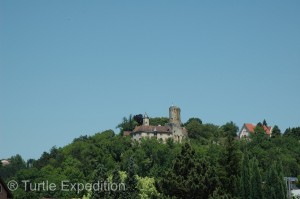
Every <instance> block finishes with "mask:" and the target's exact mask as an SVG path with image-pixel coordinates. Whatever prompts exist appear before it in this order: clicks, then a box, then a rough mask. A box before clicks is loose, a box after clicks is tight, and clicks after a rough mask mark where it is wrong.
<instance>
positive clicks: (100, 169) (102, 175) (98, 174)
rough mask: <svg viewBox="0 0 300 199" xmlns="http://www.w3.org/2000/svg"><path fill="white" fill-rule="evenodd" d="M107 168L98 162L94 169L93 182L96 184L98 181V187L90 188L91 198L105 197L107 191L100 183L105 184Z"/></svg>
mask: <svg viewBox="0 0 300 199" xmlns="http://www.w3.org/2000/svg"><path fill="white" fill-rule="evenodd" d="M106 172H107V169H106V168H105V167H104V165H103V164H98V165H97V167H96V170H95V171H94V174H93V184H97V183H98V182H99V184H100V187H99V189H98V188H95V189H92V197H91V198H92V199H99V198H106V197H107V192H106V190H105V188H104V187H103V186H102V187H101V185H103V184H105V182H106V180H107V174H106Z"/></svg>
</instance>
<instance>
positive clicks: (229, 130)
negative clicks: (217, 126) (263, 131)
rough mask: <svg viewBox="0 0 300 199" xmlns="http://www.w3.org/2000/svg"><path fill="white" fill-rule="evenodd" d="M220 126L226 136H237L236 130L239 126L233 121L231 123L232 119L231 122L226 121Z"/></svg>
mask: <svg viewBox="0 0 300 199" xmlns="http://www.w3.org/2000/svg"><path fill="white" fill-rule="evenodd" d="M221 128H222V130H223V131H224V134H225V135H226V136H233V137H236V136H237V132H238V131H239V127H238V126H237V125H236V124H235V123H233V122H232V121H231V122H227V123H226V124H225V125H223V126H222V127H221Z"/></svg>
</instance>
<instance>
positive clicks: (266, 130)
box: [244, 123, 272, 135]
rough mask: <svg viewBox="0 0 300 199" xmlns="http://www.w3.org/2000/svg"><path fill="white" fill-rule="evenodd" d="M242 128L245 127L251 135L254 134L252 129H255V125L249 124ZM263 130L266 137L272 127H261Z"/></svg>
mask: <svg viewBox="0 0 300 199" xmlns="http://www.w3.org/2000/svg"><path fill="white" fill-rule="evenodd" d="M244 126H245V127H246V129H247V130H248V131H249V132H251V133H253V132H254V129H255V127H256V125H254V124H251V123H245V124H244ZM263 128H264V130H265V132H266V134H267V135H270V134H271V130H272V127H271V126H265V125H263Z"/></svg>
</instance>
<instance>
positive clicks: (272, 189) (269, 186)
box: [264, 163, 287, 199]
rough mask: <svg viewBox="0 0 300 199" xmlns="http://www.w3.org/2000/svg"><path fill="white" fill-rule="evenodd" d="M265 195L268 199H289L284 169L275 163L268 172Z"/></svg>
mask: <svg viewBox="0 0 300 199" xmlns="http://www.w3.org/2000/svg"><path fill="white" fill-rule="evenodd" d="M264 195H265V198H266V199H286V198H287V193H286V188H285V182H284V178H283V174H282V168H281V166H277V165H276V163H273V164H272V165H271V167H270V168H269V170H268V172H267V178H266V185H265V191H264Z"/></svg>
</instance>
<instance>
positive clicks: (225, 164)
mask: <svg viewBox="0 0 300 199" xmlns="http://www.w3.org/2000/svg"><path fill="white" fill-rule="evenodd" d="M224 149H225V150H223V153H222V156H221V158H220V159H221V162H220V165H221V168H222V169H224V177H222V179H221V184H222V187H223V189H224V190H225V191H226V193H228V194H230V195H231V196H234V197H236V196H237V195H238V187H237V186H238V182H237V179H238V176H239V174H240V161H241V158H240V153H239V150H238V146H237V143H236V141H235V139H234V137H232V136H228V137H226V141H225V145H224Z"/></svg>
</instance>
